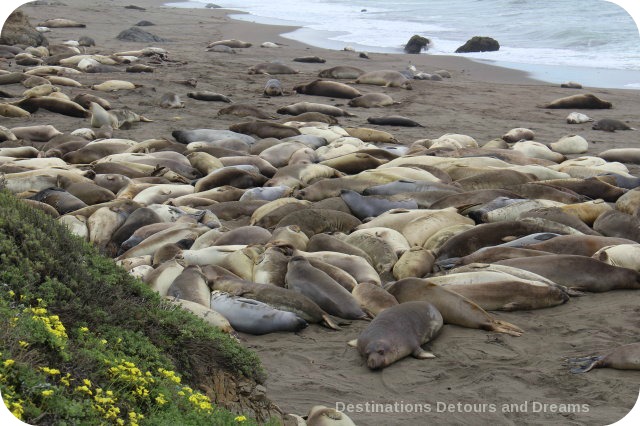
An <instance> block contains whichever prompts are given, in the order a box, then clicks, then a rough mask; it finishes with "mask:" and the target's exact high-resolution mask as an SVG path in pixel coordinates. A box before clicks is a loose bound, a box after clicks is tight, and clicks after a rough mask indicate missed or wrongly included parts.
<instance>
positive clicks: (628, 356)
mask: <svg viewBox="0 0 640 426" xmlns="http://www.w3.org/2000/svg"><path fill="white" fill-rule="evenodd" d="M567 362H568V363H569V364H573V365H577V366H576V367H573V368H572V369H571V372H572V373H586V372H587V371H591V370H592V369H594V368H615V369H616V370H640V343H631V344H628V345H623V346H619V347H617V348H615V349H614V350H612V351H610V352H608V353H607V354H606V355H600V356H590V357H585V358H569V359H567Z"/></svg>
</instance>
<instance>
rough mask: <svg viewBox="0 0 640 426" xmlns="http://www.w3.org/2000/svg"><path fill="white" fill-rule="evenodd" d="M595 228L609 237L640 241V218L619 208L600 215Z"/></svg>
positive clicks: (594, 224)
mask: <svg viewBox="0 0 640 426" xmlns="http://www.w3.org/2000/svg"><path fill="white" fill-rule="evenodd" d="M593 229H594V230H595V231H597V232H599V233H601V234H602V235H606V236H608V237H618V238H628V239H630V240H633V241H635V242H637V243H640V218H638V217H636V216H631V215H629V214H626V213H622V212H620V211H617V210H610V211H608V212H605V213H602V214H601V215H600V216H598V218H597V219H596V221H595V222H594V223H593Z"/></svg>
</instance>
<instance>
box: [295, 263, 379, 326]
mask: <svg viewBox="0 0 640 426" xmlns="http://www.w3.org/2000/svg"><path fill="white" fill-rule="evenodd" d="M285 283H286V286H287V288H289V289H291V290H295V291H297V292H299V293H302V294H304V295H305V296H307V297H308V298H309V299H311V300H313V301H314V302H316V303H317V304H318V306H320V308H322V309H323V310H324V311H325V312H327V313H329V314H331V315H335V316H337V317H339V318H344V319H364V318H366V316H367V315H366V314H365V313H364V312H363V311H362V309H360V306H359V304H358V302H357V301H356V300H355V299H354V298H353V296H352V295H351V293H349V292H348V291H347V290H346V289H345V288H344V287H342V286H341V285H340V284H338V283H337V282H336V281H335V280H334V279H333V278H331V277H330V276H329V275H327V274H326V273H325V272H323V271H321V270H320V269H318V268H315V267H313V266H312V265H311V264H310V263H309V261H308V260H307V259H305V258H304V257H302V256H293V257H292V258H291V260H289V264H288V266H287V274H286V276H285Z"/></svg>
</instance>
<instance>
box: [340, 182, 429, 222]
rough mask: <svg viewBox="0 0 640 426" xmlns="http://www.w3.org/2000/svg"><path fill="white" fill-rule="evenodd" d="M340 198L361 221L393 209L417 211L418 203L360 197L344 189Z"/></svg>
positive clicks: (356, 193)
mask: <svg viewBox="0 0 640 426" xmlns="http://www.w3.org/2000/svg"><path fill="white" fill-rule="evenodd" d="M340 197H341V198H342V200H343V201H344V202H345V203H346V204H347V206H349V209H350V210H351V212H352V213H353V214H354V216H355V217H357V218H358V219H360V220H363V219H365V218H367V217H376V216H379V215H381V214H382V213H384V212H386V211H389V210H392V209H417V208H418V203H416V202H415V201H414V200H405V201H391V200H387V199H385V198H384V197H377V196H366V195H360V194H359V193H358V192H356V191H351V190H349V189H343V190H342V191H340Z"/></svg>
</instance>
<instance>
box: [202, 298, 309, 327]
mask: <svg viewBox="0 0 640 426" xmlns="http://www.w3.org/2000/svg"><path fill="white" fill-rule="evenodd" d="M211 309H213V310H214V311H216V312H219V313H220V314H222V316H224V317H225V318H226V319H227V320H229V323H230V324H231V326H232V327H233V329H234V330H236V331H240V332H242V333H248V334H254V335H262V334H267V333H274V332H278V331H299V330H301V329H303V328H305V327H306V326H307V322H306V321H305V320H303V319H302V318H300V317H299V316H297V315H296V314H294V313H293V312H288V311H281V310H279V309H275V308H272V307H271V306H269V305H267V304H266V303H262V302H258V301H255V300H252V299H247V298H243V297H235V296H231V295H228V294H225V293H222V292H220V291H217V290H214V291H213V292H212V293H211Z"/></svg>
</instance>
